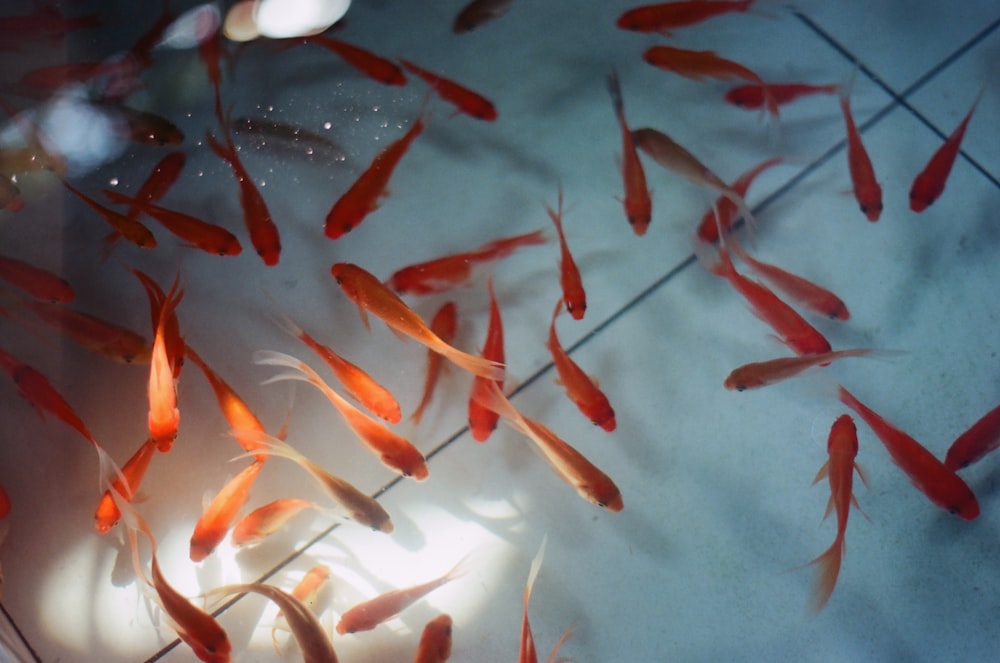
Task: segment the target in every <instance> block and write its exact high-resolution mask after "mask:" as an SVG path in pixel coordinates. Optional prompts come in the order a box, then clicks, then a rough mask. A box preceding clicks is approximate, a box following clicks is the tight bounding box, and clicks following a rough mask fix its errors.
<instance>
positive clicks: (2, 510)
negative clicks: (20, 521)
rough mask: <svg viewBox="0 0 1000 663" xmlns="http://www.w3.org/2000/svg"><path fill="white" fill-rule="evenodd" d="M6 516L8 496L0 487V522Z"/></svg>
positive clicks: (8, 513)
mask: <svg viewBox="0 0 1000 663" xmlns="http://www.w3.org/2000/svg"><path fill="white" fill-rule="evenodd" d="M8 515H10V496H9V495H7V491H6V490H4V487H3V486H2V485H0V520H3V519H4V518H6V517H7V516H8ZM0 584H3V581H0Z"/></svg>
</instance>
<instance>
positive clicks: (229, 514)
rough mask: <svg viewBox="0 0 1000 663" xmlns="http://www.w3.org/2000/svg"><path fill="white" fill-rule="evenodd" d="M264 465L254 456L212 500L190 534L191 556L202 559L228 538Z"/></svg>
mask: <svg viewBox="0 0 1000 663" xmlns="http://www.w3.org/2000/svg"><path fill="white" fill-rule="evenodd" d="M263 467H264V461H263V460H255V461H254V462H253V463H252V464H250V465H249V466H248V467H247V468H245V469H244V470H243V471H242V472H240V473H239V474H237V475H236V476H235V477H233V478H232V479H230V480H229V482H228V483H227V484H226V485H225V486H224V487H223V488H222V490H220V491H219V494H218V495H216V496H215V498H214V499H213V500H212V501H211V502H210V503H209V505H208V507H207V508H206V509H205V512H204V513H203V514H202V515H201V518H199V519H198V522H197V523H196V524H195V526H194V533H193V534H191V545H190V557H191V561H192V562H200V561H202V560H203V559H205V558H206V557H208V556H209V555H211V554H212V552H214V551H215V549H216V547H218V545H219V544H220V543H222V540H223V539H224V538H226V534H227V533H228V532H229V530H230V528H231V527H232V526H233V523H234V522H235V521H236V516H237V515H239V512H240V509H242V508H243V505H244V504H246V501H247V499H248V498H249V497H250V488H251V487H252V486H253V483H254V481H256V480H257V475H258V474H260V471H261V469H262V468H263Z"/></svg>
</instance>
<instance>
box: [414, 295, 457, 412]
mask: <svg viewBox="0 0 1000 663" xmlns="http://www.w3.org/2000/svg"><path fill="white" fill-rule="evenodd" d="M456 311H457V308H456V306H455V302H445V303H444V304H443V305H442V306H441V308H439V309H438V311H437V313H435V314H434V317H433V318H431V332H433V333H434V334H437V337H438V338H440V339H441V340H442V341H444V342H445V343H451V342H452V341H453V340H454V339H455V331H456V328H457V327H458V320H457V317H456V316H457V312H456ZM443 361H444V357H442V356H441V355H439V354H438V353H436V352H434V351H433V350H428V351H427V375H426V377H425V378H424V392H423V396H421V397H420V404H419V405H417V409H416V410H414V411H413V414H411V415H410V420H411V421H412V422H413V423H414V424H419V423H420V420H421V419H422V418H423V416H424V410H426V409H427V406H428V405H430V402H431V397H432V396H433V395H434V387H435V386H437V381H438V378H439V377H440V376H441V368H442V366H441V363H442V362H443Z"/></svg>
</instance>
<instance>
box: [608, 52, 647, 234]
mask: <svg viewBox="0 0 1000 663" xmlns="http://www.w3.org/2000/svg"><path fill="white" fill-rule="evenodd" d="M608 94H610V95H611V105H612V106H614V109H615V116H616V117H617V118H618V125H619V126H620V127H621V130H622V180H623V181H624V183H625V199H624V200H623V201H622V204H623V205H624V206H625V218H626V219H628V223H629V225H630V226H632V231H633V232H634V233H635V234H636V235H639V236H640V237H641V236H642V235H645V234H646V230H647V229H648V228H649V222H650V219H651V218H652V216H653V201H652V199H651V198H650V195H649V187H648V186H647V185H646V172H645V171H644V170H643V168H642V162H641V161H639V154H638V152H636V151H635V141H634V140H632V132H631V131H629V128H628V124H626V122H625V104H624V102H623V101H622V90H621V84H620V83H619V82H618V73H617V72H615V71H612V72H611V73H610V74H608Z"/></svg>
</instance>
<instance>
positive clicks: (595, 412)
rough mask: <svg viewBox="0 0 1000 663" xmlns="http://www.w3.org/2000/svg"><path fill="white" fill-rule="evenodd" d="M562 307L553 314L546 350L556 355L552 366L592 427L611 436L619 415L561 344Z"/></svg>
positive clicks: (557, 303) (553, 357)
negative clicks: (558, 320)
mask: <svg viewBox="0 0 1000 663" xmlns="http://www.w3.org/2000/svg"><path fill="white" fill-rule="evenodd" d="M561 304H562V302H556V309H555V311H553V312H552V323H551V324H550V325H549V340H548V341H547V342H546V344H545V346H546V347H547V348H548V349H549V352H551V353H552V363H553V364H555V367H556V372H557V373H559V381H560V382H561V383H562V385H563V387H564V388H565V389H566V395H567V396H569V399H570V400H571V401H573V402H574V403H575V404H576V407H577V408H579V410H580V412H582V413H583V416H585V417H587V419H589V420H590V421H591V423H593V424H594V425H595V426H600V427H601V428H603V429H604V430H606V431H608V432H609V433H610V432H611V431H613V430H614V429H615V427H616V425H617V424H616V423H615V411H614V410H613V409H612V408H611V403H610V402H608V397H607V396H605V395H604V392H602V391H601V389H600V387H598V386H597V382H596V381H595V380H594V379H593V378H591V377H590V376H589V375H587V374H586V373H584V372H583V369H582V368H580V367H579V366H578V365H577V363H576V362H575V361H573V359H572V358H571V357H570V356H569V355H568V354H567V353H566V351H565V350H564V349H563V347H562V345H560V344H559V337H558V336H556V318H558V317H559V312H560V310H562V306H561Z"/></svg>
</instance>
